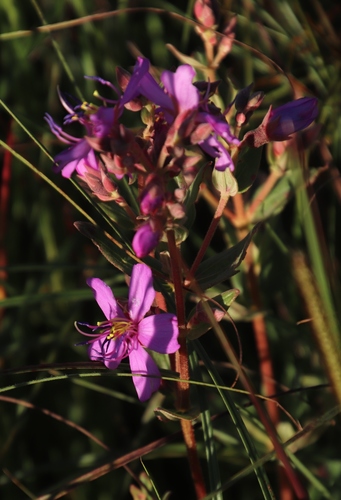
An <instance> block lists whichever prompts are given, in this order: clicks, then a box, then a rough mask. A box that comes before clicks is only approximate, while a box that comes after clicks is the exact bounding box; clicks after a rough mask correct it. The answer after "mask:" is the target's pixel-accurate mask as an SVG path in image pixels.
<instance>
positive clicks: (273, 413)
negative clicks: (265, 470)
mask: <svg viewBox="0 0 341 500" xmlns="http://www.w3.org/2000/svg"><path fill="white" fill-rule="evenodd" d="M277 180H278V173H272V174H270V176H269V177H268V179H267V181H266V182H265V184H264V185H263V189H262V190H261V193H260V194H259V195H258V197H257V198H256V200H255V201H254V202H253V204H252V205H251V207H250V208H249V211H248V214H246V211H245V206H244V200H243V197H242V195H241V194H238V195H237V196H235V197H234V205H235V211H236V215H237V225H236V227H238V228H239V229H238V233H239V234H238V237H239V239H240V240H241V239H242V238H244V236H245V235H246V231H247V229H246V228H247V224H248V221H249V220H250V217H251V215H252V214H253V213H254V212H255V210H256V209H257V207H258V206H259V204H260V203H261V202H262V201H263V200H264V199H265V197H266V196H267V194H268V193H269V192H270V190H271V189H272V187H273V186H274V184H275V183H276V182H277ZM238 219H239V220H238ZM245 264H246V266H247V280H248V285H249V290H250V295H251V300H252V304H253V307H255V309H256V310H257V311H261V310H262V301H261V296H260V290H259V286H258V280H257V275H256V273H255V265H254V262H253V258H252V243H251V245H250V247H249V250H248V253H247V254H246V258H245ZM252 326H253V332H254V338H255V342H256V348H257V353H258V360H259V371H260V376H261V382H262V392H263V393H264V395H265V396H271V395H273V394H275V393H276V383H275V380H274V371H273V364H272V358H271V352H270V346H269V341H268V335H267V331H266V324H265V321H264V316H263V315H260V314H259V315H257V316H255V317H254V318H253V320H252ZM266 408H267V412H268V415H269V417H270V420H271V422H272V424H273V427H272V429H273V431H272V429H271V432H273V433H274V439H275V440H276V441H274V440H272V441H273V444H274V446H275V442H276V443H278V441H277V437H276V434H275V429H276V426H277V424H278V423H279V420H280V417H279V410H278V407H277V405H275V404H273V402H271V401H266ZM275 448H276V446H275ZM278 449H280V446H279V448H278ZM286 469H287V468H286ZM292 473H293V471H291V470H290V469H289V471H288V470H286V474H285V473H284V471H283V469H282V467H281V466H279V467H278V480H279V489H280V492H281V500H291V499H292V487H291V485H290V482H291V481H290V479H289V478H290V476H291V474H292ZM292 477H293V478H294V485H293V487H294V488H296V489H297V490H300V489H301V487H300V484H299V483H298V481H297V480H296V478H295V476H294V475H293V476H292ZM296 483H297V484H296ZM301 494H302V498H304V492H303V490H302V491H301Z"/></svg>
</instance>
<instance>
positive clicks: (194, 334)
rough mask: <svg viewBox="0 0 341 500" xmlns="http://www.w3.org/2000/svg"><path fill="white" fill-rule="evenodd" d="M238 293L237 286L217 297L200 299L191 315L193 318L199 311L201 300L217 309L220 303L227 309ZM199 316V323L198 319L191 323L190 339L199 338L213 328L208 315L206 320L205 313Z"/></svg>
mask: <svg viewBox="0 0 341 500" xmlns="http://www.w3.org/2000/svg"><path fill="white" fill-rule="evenodd" d="M238 295H239V290H237V289H236V288H232V289H231V290H226V292H223V293H221V294H219V295H217V296H216V297H213V298H212V299H208V300H200V301H199V303H198V304H197V305H196V307H195V308H193V309H192V311H191V312H190V314H189V317H190V318H192V317H193V316H194V315H195V313H196V312H197V311H198V305H199V307H200V303H201V302H208V303H209V305H210V307H212V308H215V309H219V307H216V306H217V305H218V304H219V305H220V306H222V310H225V311H227V309H228V308H229V307H230V305H231V304H232V302H233V301H234V300H235V299H236V298H237V297H238ZM203 311H204V309H203ZM222 312H223V311H222ZM199 318H200V319H199V322H198V323H197V321H198V320H197V321H194V324H191V330H190V332H189V333H188V339H189V340H194V339H198V338H199V337H201V336H202V335H204V334H205V333H207V332H208V331H209V330H211V328H212V325H211V323H210V322H209V319H208V317H207V318H206V321H205V314H204V313H203V315H201V316H199ZM216 319H217V321H220V320H221V319H224V317H221V318H219V319H218V318H217V317H216Z"/></svg>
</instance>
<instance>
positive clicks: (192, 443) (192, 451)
mask: <svg viewBox="0 0 341 500" xmlns="http://www.w3.org/2000/svg"><path fill="white" fill-rule="evenodd" d="M181 429H182V434H183V436H184V439H185V442H186V447H187V455H188V461H189V463H190V465H191V473H192V479H193V484H194V488H195V493H196V496H197V499H198V500H200V499H201V498H204V497H205V496H206V487H205V483H204V481H203V477H202V470H201V465H200V461H199V456H198V450H197V444H196V440H195V433H194V429H193V426H192V422H191V421H190V420H181Z"/></svg>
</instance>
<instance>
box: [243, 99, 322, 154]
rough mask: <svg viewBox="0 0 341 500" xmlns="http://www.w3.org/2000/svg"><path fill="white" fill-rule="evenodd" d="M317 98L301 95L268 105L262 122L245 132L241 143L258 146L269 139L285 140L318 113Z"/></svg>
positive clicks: (305, 125)
mask: <svg viewBox="0 0 341 500" xmlns="http://www.w3.org/2000/svg"><path fill="white" fill-rule="evenodd" d="M317 102H318V101H317V99H316V98H315V97H302V98H301V99H297V100H296V101H291V102H288V103H287V104H284V105H283V106H279V107H278V108H276V109H272V106H270V108H269V110H268V112H267V114H266V115H265V117H264V118H263V121H262V123H261V124H260V125H259V127H257V128H256V129H255V130H250V132H248V133H247V134H245V136H244V138H243V141H242V144H243V145H245V144H247V145H248V146H251V147H254V148H259V147H260V146H263V144H267V143H268V142H271V141H285V140H287V139H289V138H290V137H291V135H292V134H293V133H294V132H298V131H299V130H302V129H304V128H306V127H308V125H310V124H311V123H312V122H313V121H314V120H315V118H317V115H318V108H317Z"/></svg>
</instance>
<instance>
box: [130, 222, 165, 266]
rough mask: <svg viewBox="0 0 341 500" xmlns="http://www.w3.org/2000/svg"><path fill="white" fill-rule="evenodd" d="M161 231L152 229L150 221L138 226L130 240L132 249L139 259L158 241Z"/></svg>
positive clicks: (154, 246) (152, 248)
mask: <svg viewBox="0 0 341 500" xmlns="http://www.w3.org/2000/svg"><path fill="white" fill-rule="evenodd" d="M161 235H162V232H161V231H158V230H156V231H154V230H153V228H152V227H151V224H150V222H147V223H146V224H143V225H142V226H140V227H139V228H138V230H137V231H136V233H135V236H134V238H133V241H132V246H133V250H134V252H135V253H136V255H137V256H138V257H139V258H140V259H141V258H143V257H146V256H147V255H148V254H149V253H150V252H151V251H152V250H154V248H156V246H157V244H158V243H159V241H160V238H161Z"/></svg>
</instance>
